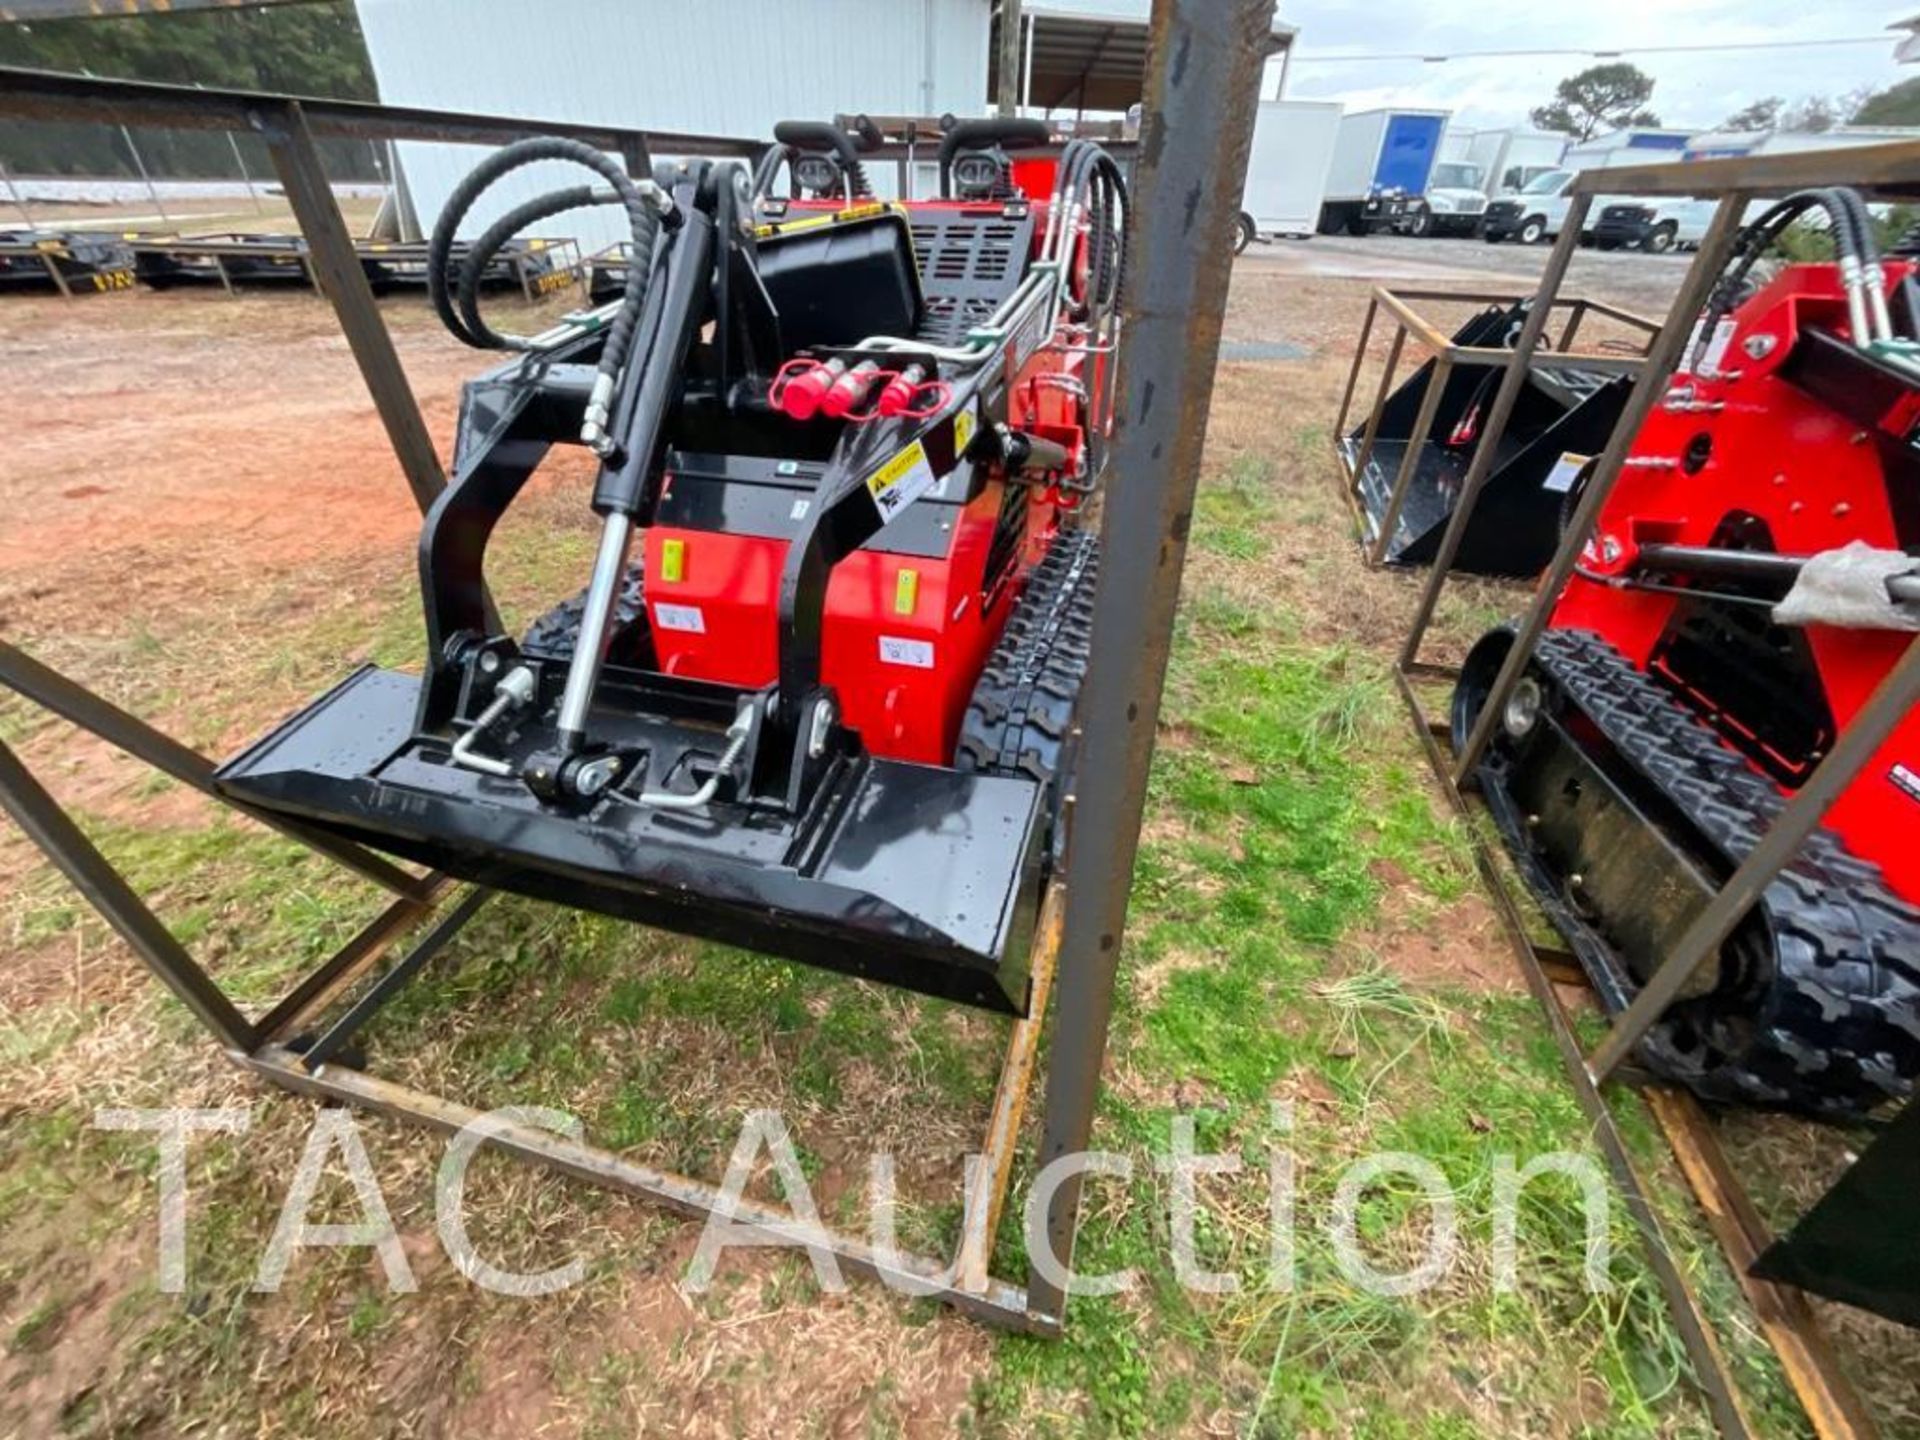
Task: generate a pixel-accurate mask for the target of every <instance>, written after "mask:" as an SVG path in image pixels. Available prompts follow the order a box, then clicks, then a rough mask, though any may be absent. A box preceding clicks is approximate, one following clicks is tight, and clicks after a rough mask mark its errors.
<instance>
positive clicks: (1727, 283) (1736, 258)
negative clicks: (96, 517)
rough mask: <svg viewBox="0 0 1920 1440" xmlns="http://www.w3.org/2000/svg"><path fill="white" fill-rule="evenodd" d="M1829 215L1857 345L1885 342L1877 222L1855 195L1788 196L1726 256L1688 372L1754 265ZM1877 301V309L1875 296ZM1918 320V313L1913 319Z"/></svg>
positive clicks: (1847, 192) (1809, 192)
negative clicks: (1795, 227)
mask: <svg viewBox="0 0 1920 1440" xmlns="http://www.w3.org/2000/svg"><path fill="white" fill-rule="evenodd" d="M1814 209H1821V210H1825V211H1826V212H1827V215H1828V217H1829V220H1830V223H1831V225H1832V235H1833V247H1834V254H1835V256H1836V258H1837V261H1838V264H1839V267H1840V273H1841V278H1842V281H1843V283H1844V284H1845V286H1846V289H1847V304H1848V315H1849V318H1850V321H1851V324H1852V328H1853V332H1854V344H1855V345H1859V346H1863V347H1864V346H1865V345H1866V344H1867V343H1868V341H1870V340H1871V339H1873V338H1874V337H1875V336H1876V335H1879V336H1881V337H1882V338H1886V337H1887V336H1888V335H1889V334H1890V330H1891V327H1890V326H1889V325H1887V324H1886V323H1885V317H1886V308H1885V294H1884V291H1883V290H1882V288H1881V281H1880V257H1879V249H1878V246H1877V245H1876V244H1875V242H1874V239H1873V221H1872V217H1870V216H1869V215H1868V214H1867V211H1866V207H1865V205H1864V204H1863V203H1862V202H1861V200H1860V197H1859V196H1858V195H1857V194H1855V193H1854V192H1853V191H1851V190H1846V189H1841V188H1834V189H1825V190H1801V191H1798V192H1796V193H1795V194H1792V195H1789V196H1787V198H1786V199H1784V200H1781V201H1780V202H1778V203H1777V204H1775V205H1774V206H1773V207H1772V208H1770V209H1769V210H1767V211H1766V212H1765V213H1764V214H1762V215H1761V216H1760V218H1759V219H1758V220H1755V221H1754V222H1753V223H1752V224H1751V225H1748V226H1747V227H1746V228H1745V229H1744V230H1742V231H1741V233H1740V238H1739V239H1738V240H1737V241H1736V242H1735V243H1734V248H1733V253H1732V255H1730V256H1729V257H1728V261H1727V267H1726V269H1725V270H1723V271H1722V272H1721V275H1720V279H1719V281H1718V282H1717V283H1716V284H1715V285H1714V287H1713V291H1712V293H1711V295H1710V296H1709V297H1708V300H1707V310H1706V315H1705V318H1704V319H1703V321H1702V322H1701V325H1700V329H1699V332H1698V338H1697V339H1696V340H1695V342H1694V347H1693V351H1692V353H1691V354H1689V356H1688V357H1687V367H1686V368H1688V369H1690V370H1691V369H1695V368H1696V367H1697V366H1698V364H1699V363H1700V361H1701V359H1702V357H1703V356H1704V354H1705V352H1706V349H1707V347H1708V346H1709V345H1711V344H1712V343H1713V333H1714V331H1715V330H1716V329H1717V328H1718V327H1719V324H1720V321H1721V320H1722V319H1723V318H1725V317H1726V316H1727V315H1728V314H1730V313H1731V312H1732V310H1733V308H1734V307H1735V306H1736V305H1737V304H1738V303H1739V301H1740V299H1741V291H1742V288H1743V287H1744V286H1745V284H1746V281H1747V276H1748V275H1749V274H1750V273H1751V272H1752V270H1753V267H1754V265H1755V264H1756V263H1757V262H1758V261H1759V259H1760V257H1761V256H1762V255H1763V254H1765V253H1766V251H1767V249H1768V247H1769V246H1771V245H1772V244H1773V243H1774V242H1775V241H1776V240H1778V239H1779V238H1780V236H1781V235H1782V234H1784V233H1785V232H1786V230H1787V227H1788V226H1790V225H1792V224H1793V223H1794V222H1795V221H1796V220H1798V219H1799V218H1800V217H1801V216H1803V215H1805V214H1806V213H1807V212H1808V211H1810V210H1814ZM1876 295H1877V296H1878V297H1879V298H1878V303H1877V304H1876V301H1875V298H1874V297H1875V296H1876ZM1915 319H1916V321H1920V312H1916V314H1915Z"/></svg>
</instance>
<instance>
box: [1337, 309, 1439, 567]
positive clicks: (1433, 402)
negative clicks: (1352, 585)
mask: <svg viewBox="0 0 1920 1440" xmlns="http://www.w3.org/2000/svg"><path fill="white" fill-rule="evenodd" d="M1402 333H1405V332H1402ZM1452 378H1453V356H1452V355H1451V354H1449V353H1448V352H1447V351H1445V350H1442V351H1441V352H1440V353H1439V354H1437V355H1435V356H1434V357H1433V374H1432V375H1430V376H1428V377H1427V393H1426V394H1424V395H1422V396H1421V397H1420V411H1419V413H1418V414H1417V415H1416V416H1415V417H1414V421H1413V432H1412V434H1411V435H1409V436H1408V439H1407V453H1406V454H1404V455H1402V456H1401V457H1400V471H1399V473H1398V474H1397V475H1395V476H1394V477H1393V493H1392V494H1391V495H1389V496H1388V497H1387V508H1386V511H1385V513H1384V514H1382V515H1381V516H1380V533H1379V534H1378V535H1376V536H1374V538H1373V550H1372V553H1370V554H1369V555H1368V556H1367V563H1368V564H1370V565H1379V564H1382V563H1383V562H1385V560H1386V558H1387V546H1388V544H1389V543H1390V542H1391V541H1392V539H1393V530H1394V527H1395V526H1396V525H1398V524H1399V523H1400V512H1401V510H1402V509H1404V508H1405V506H1406V503H1407V491H1408V490H1409V489H1410V488H1412V485H1413V477H1414V473H1415V472H1416V471H1418V470H1419V468H1420V452H1421V450H1422V448H1423V447H1424V446H1425V445H1426V443H1427V436H1428V433H1429V432H1430V431H1431V430H1432V429H1433V418H1434V416H1435V415H1437V414H1438V413H1439V411H1440V397H1441V395H1443V394H1444V393H1446V388H1447V382H1448V381H1449V380H1451V379H1452ZM1378 418H1379V412H1378V411H1376V412H1375V419H1378ZM1361 473H1363V472H1361V471H1360V470H1359V468H1358V467H1355V478H1356V480H1357V479H1358V477H1359V475H1360V474H1361Z"/></svg>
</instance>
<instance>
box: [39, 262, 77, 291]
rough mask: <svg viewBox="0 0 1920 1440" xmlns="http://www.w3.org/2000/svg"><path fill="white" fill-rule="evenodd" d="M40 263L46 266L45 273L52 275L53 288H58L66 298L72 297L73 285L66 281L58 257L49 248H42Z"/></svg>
mask: <svg viewBox="0 0 1920 1440" xmlns="http://www.w3.org/2000/svg"><path fill="white" fill-rule="evenodd" d="M40 263H41V264H42V265H44V266H46V267H47V274H49V275H51V276H52V277H53V288H54V289H56V290H58V291H59V292H60V294H61V295H62V296H64V297H65V298H66V299H68V300H71V299H72V298H73V287H72V286H71V285H69V284H68V283H67V277H66V276H65V275H63V274H62V273H61V272H60V259H59V257H58V256H57V255H56V254H55V253H54V252H53V251H51V250H42V251H41V252H40Z"/></svg>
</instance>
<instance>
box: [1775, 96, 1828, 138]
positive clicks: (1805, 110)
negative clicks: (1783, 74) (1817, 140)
mask: <svg viewBox="0 0 1920 1440" xmlns="http://www.w3.org/2000/svg"><path fill="white" fill-rule="evenodd" d="M1839 123H1840V113H1839V110H1838V108H1837V107H1836V106H1835V104H1834V102H1833V101H1831V100H1829V99H1827V97H1826V96H1824V95H1809V96H1807V97H1806V98H1805V99H1804V100H1799V101H1796V102H1795V103H1793V104H1792V105H1789V106H1788V107H1787V108H1786V109H1785V110H1783V111H1782V112H1781V113H1780V128H1781V129H1782V130H1790V131H1792V132H1793V133H1794V134H1796V135H1824V134H1826V132H1827V131H1829V130H1831V129H1833V127H1834V126H1835V125H1838V124H1839Z"/></svg>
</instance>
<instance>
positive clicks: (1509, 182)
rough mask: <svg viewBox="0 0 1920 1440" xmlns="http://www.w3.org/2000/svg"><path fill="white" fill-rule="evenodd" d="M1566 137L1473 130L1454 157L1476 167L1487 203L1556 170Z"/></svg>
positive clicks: (1536, 133) (1549, 134) (1541, 132)
mask: <svg viewBox="0 0 1920 1440" xmlns="http://www.w3.org/2000/svg"><path fill="white" fill-rule="evenodd" d="M1566 153H1567V137H1566V136H1564V135H1554V134H1551V133H1549V132H1548V131H1545V130H1511V129H1509V130H1475V131H1472V132H1471V133H1470V135H1469V137H1468V140H1467V144H1466V145H1465V146H1464V147H1463V150H1462V153H1460V154H1459V155H1458V156H1456V157H1454V158H1457V159H1460V160H1464V161H1466V162H1467V163H1468V164H1470V165H1477V166H1479V167H1480V171H1481V174H1482V175H1483V176H1484V177H1485V181H1486V183H1485V187H1484V193H1485V195H1486V197H1487V199H1489V200H1495V199H1498V198H1499V197H1500V196H1502V195H1510V194H1512V193H1513V192H1515V191H1517V190H1519V189H1521V188H1523V187H1524V186H1526V185H1527V184H1528V183H1529V182H1531V181H1533V180H1536V179H1538V178H1539V177H1540V176H1542V175H1544V174H1546V173H1547V171H1549V170H1555V169H1558V168H1559V167H1560V159H1561V157H1562V156H1563V155H1565V154H1566Z"/></svg>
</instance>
